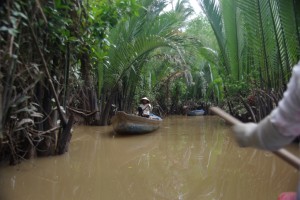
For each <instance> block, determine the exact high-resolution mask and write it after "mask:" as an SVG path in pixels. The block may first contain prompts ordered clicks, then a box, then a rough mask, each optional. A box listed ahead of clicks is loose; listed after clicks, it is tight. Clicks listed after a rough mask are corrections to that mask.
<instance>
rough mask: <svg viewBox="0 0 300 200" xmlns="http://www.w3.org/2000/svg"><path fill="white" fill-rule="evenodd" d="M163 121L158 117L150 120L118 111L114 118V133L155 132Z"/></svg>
mask: <svg viewBox="0 0 300 200" xmlns="http://www.w3.org/2000/svg"><path fill="white" fill-rule="evenodd" d="M161 122H162V119H161V118H160V117H158V116H156V115H152V116H150V118H145V117H140V116H137V115H129V114H127V113H125V112H123V111H118V112H117V113H116V115H115V116H113V118H112V125H113V128H114V131H115V132H117V133H127V134H128V133H131V134H142V133H149V132H152V131H155V130H156V129H158V128H159V126H160V124H161Z"/></svg>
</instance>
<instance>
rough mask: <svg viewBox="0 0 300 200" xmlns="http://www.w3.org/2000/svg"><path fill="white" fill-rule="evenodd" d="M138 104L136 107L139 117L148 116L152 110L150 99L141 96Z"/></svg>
mask: <svg viewBox="0 0 300 200" xmlns="http://www.w3.org/2000/svg"><path fill="white" fill-rule="evenodd" d="M140 103H141V104H140V105H139V107H138V113H139V114H138V115H139V116H141V117H147V118H149V116H150V112H151V110H152V106H151V104H150V100H149V99H148V98H147V97H143V98H141V101H140Z"/></svg>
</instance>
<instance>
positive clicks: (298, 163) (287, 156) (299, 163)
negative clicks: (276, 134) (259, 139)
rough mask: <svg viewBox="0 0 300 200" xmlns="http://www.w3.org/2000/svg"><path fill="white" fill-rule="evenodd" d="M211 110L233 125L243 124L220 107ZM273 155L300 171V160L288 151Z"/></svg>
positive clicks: (284, 150) (279, 151) (283, 150)
mask: <svg viewBox="0 0 300 200" xmlns="http://www.w3.org/2000/svg"><path fill="white" fill-rule="evenodd" d="M210 110H211V111H212V112H213V113H215V114H217V115H219V116H220V117H222V118H223V119H225V120H226V121H227V122H228V123H230V124H231V125H237V124H241V123H242V122H241V121H239V120H238V119H236V118H234V117H232V116H231V115H229V114H228V113H226V112H225V111H223V110H222V109H220V108H218V107H211V108H210ZM272 153H274V154H275V155H277V156H278V157H280V158H281V159H283V160H284V161H286V162H288V163H289V164H290V165H292V166H293V167H295V168H296V169H298V170H299V169H300V159H299V158H298V157H297V156H295V155H294V154H292V153H290V152H289V151H287V150H286V149H283V148H282V149H279V150H277V151H272Z"/></svg>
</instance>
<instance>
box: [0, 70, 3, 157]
mask: <svg viewBox="0 0 300 200" xmlns="http://www.w3.org/2000/svg"><path fill="white" fill-rule="evenodd" d="M2 77H3V76H2V73H1V72H0V152H1V144H2V142H1V141H2V138H3V121H2V115H3V107H2V94H3V86H2Z"/></svg>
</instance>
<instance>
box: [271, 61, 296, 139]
mask: <svg viewBox="0 0 300 200" xmlns="http://www.w3.org/2000/svg"><path fill="white" fill-rule="evenodd" d="M270 120H271V123H272V124H273V125H274V126H275V127H276V128H277V129H278V130H279V132H280V133H281V134H282V135H285V136H298V135H300V62H299V63H298V64H297V65H296V66H295V67H294V68H293V73H292V77H291V79H290V81H289V83H288V85H287V90H286V91H285V92H284V94H283V98H282V100H281V101H280V102H279V104H278V107H277V108H276V109H275V110H273V112H272V113H271V119H270Z"/></svg>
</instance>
